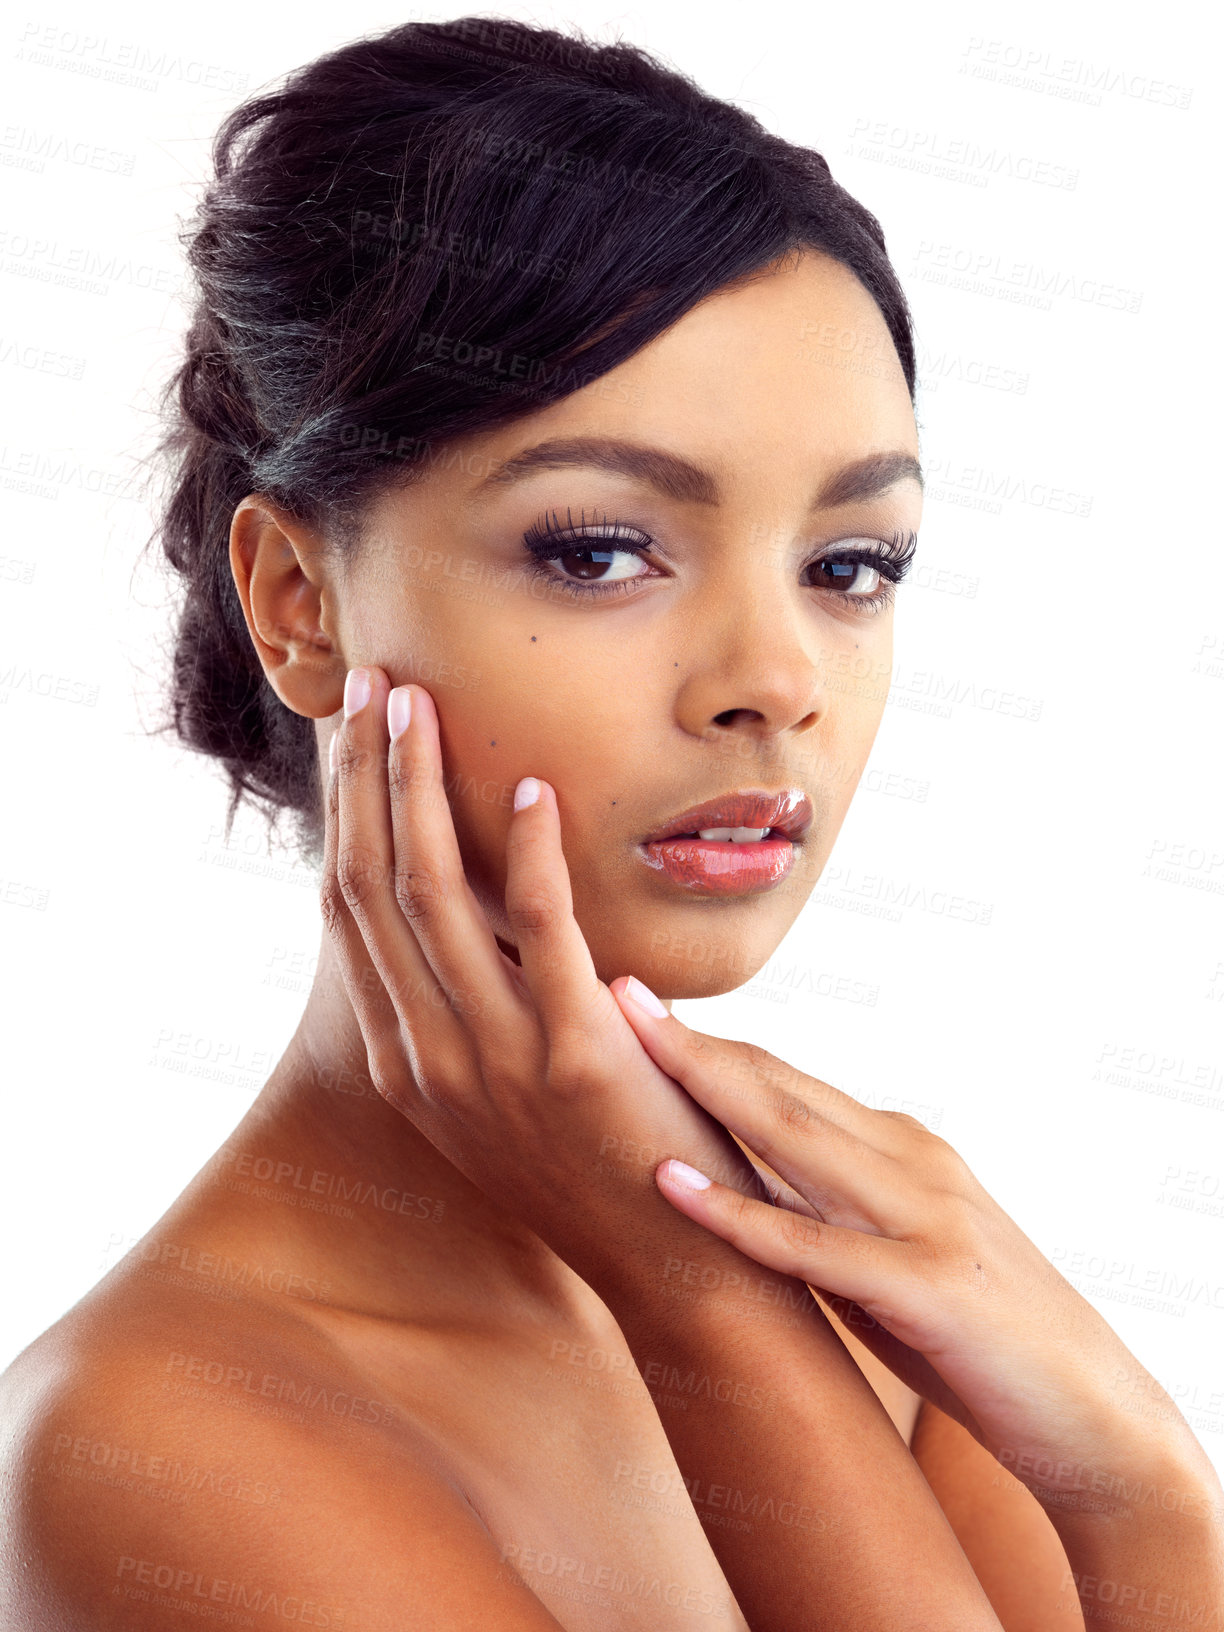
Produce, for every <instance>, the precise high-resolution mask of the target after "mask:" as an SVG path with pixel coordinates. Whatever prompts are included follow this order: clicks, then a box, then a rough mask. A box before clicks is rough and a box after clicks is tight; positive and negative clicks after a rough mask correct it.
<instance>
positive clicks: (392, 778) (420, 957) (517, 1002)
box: [384, 685, 523, 1037]
mask: <svg viewBox="0 0 1224 1632" xmlns="http://www.w3.org/2000/svg"><path fill="white" fill-rule="evenodd" d="M395 691H396V716H395V719H394V725H395V726H396V733H395V736H394V737H393V738H390V741H389V747H388V749H387V751H386V753H385V755H384V763H385V767H386V808H387V819H388V821H389V823H390V833H391V840H390V843H391V853H392V866H391V891H390V900H389V905H388V911H391V910H392V909H394V912H395V913H397V914H398V916H399V917H400V919H401V920H402V921H403V923H402V925H401V930H400V938H401V939H402V937H403V927H404V926H406V927H407V928H408V930H409V939H410V940H411V942H412V946H413V948H415V956H414V955H413V953H412V952H411V951H410V950H409V949H407V948H406V949H405V960H404V961H405V965H406V966H408V965H411V967H412V968H413V970H414V972H415V971H417V970H418V968H419V967H420V966H422V965H423V968H421V974H422V977H424V972H425V971H426V970H427V971H428V976H429V981H430V984H431V985H433V986H435V987H436V988H438V989H439V991H440V992H441V993H443V994H445V998H446V1001H447V1002H448V1004H449V1005H450V1007H451V1009H452V1011H453V1012H454V1013H455V1014H456V1015H460V1016H462V1017H463V1019H464V1020H465V1021H466V1022H467V1023H468V1024H469V1025H470V1026H471V1028H472V1030H473V1031H474V1032H475V1033H476V1034H477V1035H480V1034H481V1033H482V1032H484V1033H491V1034H492V1035H494V1036H498V1037H504V1035H505V1033H506V1030H507V1028H508V1027H509V1026H510V1025H512V1024H513V1023H514V1022H515V1021H516V1020H517V1019H518V1018H519V1013H518V1012H517V1011H518V1010H520V1009H521V1006H522V1004H523V997H522V989H521V986H520V984H519V983H518V982H517V981H516V980H515V979H514V978H513V977H512V975H511V974H510V971H511V969H513V967H514V966H513V964H512V962H511V960H510V959H509V958H508V957H506V955H505V953H504V952H502V950H501V948H500V947H499V946H498V944H497V940H496V938H495V936H494V934H493V931H492V929H491V927H490V925H489V921H488V919H487V918H486V916H485V913H484V909H483V908H482V907H481V905H480V903H479V901H478V900H477V899H476V895H475V892H474V891H473V889H472V887H471V885H470V884H469V883H468V881H467V877H466V875H465V873H464V868H463V858H462V855H461V854H460V851H459V839H458V835H457V834H456V832H455V821H454V817H453V816H452V814H451V808H450V804H449V802H448V800H447V797H446V785H445V779H444V776H443V767H442V744H441V736H440V731H439V724H438V711H437V708H436V707H435V706H434V700H433V698H432V696H431V695H430V694H429V692H427V691H426V690H425V689H424V687H423V686H416V685H412V686H397V687H396V688H395ZM401 704H407V705H408V710H409V718H408V720H407V723H406V724H405V723H404V721H403V716H402V713H401V712H400V705H401ZM391 723H392V722H391V721H390V718H389V717H388V730H389V729H390V724H391Z"/></svg>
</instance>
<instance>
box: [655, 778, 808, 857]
mask: <svg viewBox="0 0 1224 1632" xmlns="http://www.w3.org/2000/svg"><path fill="white" fill-rule="evenodd" d="M811 825H812V801H811V800H810V799H809V798H808V796H807V794H806V793H803V792H802V791H801V790H800V789H799V788H783V789H782V791H781V792H780V793H762V792H759V791H758V790H756V789H754V788H750V789H740V790H739V791H737V792H735V793H722V794H719V795H718V797H717V798H716V799H707V800H706V801H705V803H704V804H702V805H690V806H689V808H688V809H687V810H682V811H681V812H680V814H679V815H678V816H669V817H668V819H667V821H665V822H660V823H659V825H658V827H655V828H652V829H651V831H650V832H649V833H647V835H646V837H645V838H644V839H643V840H642V841H641V842H642V843H643V844H653V843H654V842H655V840H656V839H670V838H673V837H675V835H676V834H678V833H696V832H698V831H699V830H700V829H701V828H708V827H769V828H773V829H774V830H775V832H778V833H784V834H785V835H786V837H787V838H788V839H790V840H792V842H795V843H797V842H798V841H799V840H801V839H802V838H803V837H804V835H805V834H806V833H807V830H808V828H809V827H811Z"/></svg>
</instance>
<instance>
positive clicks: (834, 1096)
mask: <svg viewBox="0 0 1224 1632" xmlns="http://www.w3.org/2000/svg"><path fill="white" fill-rule="evenodd" d="M640 986H641V982H640V981H637V980H636V979H635V978H634V977H632V976H631V977H629V978H628V979H627V980H625V981H624V982H623V983H622V981H621V978H620V977H618V978H617V980H616V981H614V982H613V983H612V986H611V991H612V993H613V995H614V996H615V997H616V998H617V1000H618V1002H619V1003H620V1006H621V1011H622V1013H623V1014H625V1016H626V1018H627V1019H628V1020H629V1023H630V1024H631V1025H632V1026H633V1029H634V1030H635V1032H636V1033H637V1035H638V1037H639V1039H640V1040H641V1042H642V1044H643V1046H644V1047H645V1048H646V1049H647V1052H648V1053H649V1054H650V1056H651V1058H652V1059H653V1060H654V1062H655V1064H656V1065H658V1066H659V1068H660V1069H661V1070H663V1071H665V1072H666V1073H667V1074H668V1076H670V1077H672V1078H674V1080H675V1081H676V1082H678V1083H679V1084H680V1085H681V1086H682V1087H683V1088H684V1089H685V1091H686V1092H687V1093H688V1094H689V1095H690V1096H691V1097H692V1098H693V1099H695V1100H696V1101H697V1103H698V1104H699V1105H701V1106H703V1107H704V1108H705V1109H706V1110H707V1111H709V1113H710V1114H711V1116H714V1117H716V1118H717V1119H718V1121H719V1122H721V1123H722V1124H723V1126H724V1127H725V1128H727V1129H729V1131H730V1132H731V1133H732V1134H733V1135H734V1136H735V1137H736V1138H737V1139H739V1140H741V1141H742V1142H743V1144H744V1145H745V1146H746V1147H747V1148H748V1149H749V1150H750V1151H751V1152H752V1153H753V1154H755V1155H756V1156H758V1157H760V1158H761V1159H762V1160H763V1161H765V1162H767V1163H768V1164H769V1166H770V1167H772V1168H773V1169H774V1171H775V1172H776V1173H777V1174H778V1175H779V1176H780V1177H781V1178H782V1179H784V1180H785V1181H786V1182H787V1183H788V1184H789V1185H791V1186H792V1187H793V1188H794V1190H796V1191H797V1192H798V1193H799V1195H801V1196H802V1197H803V1198H804V1200H805V1201H807V1202H808V1203H809V1204H810V1205H811V1207H813V1208H814V1209H815V1210H816V1212H817V1213H818V1214H819V1215H820V1216H821V1217H823V1218H825V1219H827V1220H829V1221H830V1222H835V1223H838V1224H842V1225H847V1226H850V1227H853V1228H855V1229H858V1230H865V1231H868V1232H872V1233H876V1234H881V1233H885V1234H895V1235H905V1234H906V1233H907V1232H909V1231H911V1230H913V1229H915V1228H916V1227H917V1226H918V1225H919V1224H920V1223H921V1221H922V1218H923V1216H924V1213H923V1205H922V1195H921V1192H920V1190H919V1188H918V1187H917V1186H916V1185H915V1184H914V1182H913V1180H912V1178H910V1177H909V1176H908V1175H907V1172H906V1170H905V1168H904V1166H903V1165H902V1164H901V1163H900V1162H899V1161H898V1160H897V1159H896V1157H894V1156H893V1155H892V1154H890V1153H888V1152H885V1151H882V1150H880V1149H879V1148H878V1147H877V1145H876V1144H875V1143H873V1142H871V1141H870V1140H868V1139H864V1138H862V1137H860V1134H859V1132H858V1131H857V1130H858V1129H859V1128H860V1127H867V1126H870V1123H869V1121H865V1120H864V1119H869V1118H870V1117H871V1116H873V1115H877V1114H879V1113H875V1112H871V1111H869V1110H868V1108H867V1107H866V1106H863V1105H860V1104H859V1103H858V1101H857V1100H854V1099H851V1097H850V1095H849V1094H842V1093H841V1092H840V1091H839V1090H838V1089H835V1088H833V1087H832V1086H831V1085H830V1084H829V1083H824V1082H821V1081H820V1080H819V1079H818V1078H816V1077H808V1076H806V1075H804V1073H802V1072H800V1071H796V1070H795V1068H794V1067H793V1066H790V1065H787V1064H786V1062H785V1061H783V1060H779V1059H778V1058H777V1057H776V1056H775V1055H773V1054H770V1053H768V1052H767V1051H766V1050H765V1049H763V1048H758V1047H756V1046H755V1045H754V1044H751V1043H744V1042H738V1041H734V1040H728V1039H725V1038H721V1037H711V1036H707V1035H706V1034H705V1033H704V1032H698V1031H691V1030H690V1029H689V1028H688V1027H687V1026H686V1025H684V1023H683V1022H682V1021H680V1020H678V1019H677V1018H676V1017H675V1016H674V1015H666V1016H656V1015H653V1014H651V1013H650V1012H649V1010H648V1009H646V1008H644V1007H640V1006H639V1003H638V1002H636V1001H635V1000H634V994H635V990H636V989H637V988H640ZM656 1001H657V1000H656ZM846 1107H850V1108H851V1109H850V1110H847V1109H846ZM855 1113H857V1114H855Z"/></svg>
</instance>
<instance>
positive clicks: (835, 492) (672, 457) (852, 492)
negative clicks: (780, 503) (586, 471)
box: [473, 436, 925, 510]
mask: <svg viewBox="0 0 1224 1632" xmlns="http://www.w3.org/2000/svg"><path fill="white" fill-rule="evenodd" d="M574 466H587V467H589V468H593V469H597V470H609V471H613V472H615V473H616V474H618V475H622V476H632V477H634V478H636V479H637V480H638V481H641V482H647V483H649V484H650V486H651V487H653V488H655V489H656V490H657V491H658V492H660V493H662V494H663V495H664V496H665V497H666V498H669V499H675V500H677V501H679V502H680V503H681V504H721V502H722V499H721V495H720V489H719V486H718V482H717V480H716V478H715V477H714V475H713V474H712V473H711V472H710V471H708V470H706V469H705V468H704V466H702V465H697V464H694V463H693V462H692V461H691V460H689V459H685V458H682V457H681V455H680V454H678V453H668V452H666V451H665V450H664V449H663V448H654V447H648V446H646V445H645V444H644V443H641V442H622V441H618V440H616V439H615V438H611V437H591V436H570V437H560V438H556V439H554V440H552V441H549V442H538V443H537V444H536V445H535V447H533V448H526V449H524V450H523V452H521V453H516V454H515V455H514V457H513V458H511V459H507V460H505V461H504V462H503V463H502V464H500V465H497V466H495V467H494V469H493V470H491V471H490V472H489V474H488V475H487V476H486V477H485V478H484V479H483V481H480V482H478V483H477V485H476V487H475V489H474V490H473V491H474V492H477V493H479V492H482V491H483V490H484V489H486V488H489V487H499V486H505V485H507V484H509V483H511V482H518V481H522V480H523V478H524V477H526V476H530V475H531V474H533V473H534V472H535V471H537V470H561V469H565V468H567V467H574ZM903 481H914V482H917V483H918V486H919V487H920V488H921V487H924V485H925V484H924V482H923V479H922V466H921V465H920V464H919V463H918V461H917V459H915V458H914V456H913V454H912V453H906V452H904V451H902V450H900V449H898V450H896V451H892V452H886V453H869V454H865V455H864V456H863V457H862V458H861V459H855V460H852V461H851V463H850V464H848V465H843V466H842V467H841V469H840V470H836V471H834V472H833V474H832V475H831V476H829V477H828V478H827V479H826V481H825V482H824V484H823V486H822V487H821V489H820V491H819V492H818V493H817V495H816V497H815V498H814V499H813V501H812V509H813V510H817V509H820V510H825V509H832V508H833V507H834V506H836V505H839V504H853V503H855V502H857V501H861V500H863V499H874V498H877V497H878V496H879V495H880V494H881V493H884V492H886V491H887V490H888V489H889V488H890V487H893V486H894V485H895V484H896V483H897V482H903Z"/></svg>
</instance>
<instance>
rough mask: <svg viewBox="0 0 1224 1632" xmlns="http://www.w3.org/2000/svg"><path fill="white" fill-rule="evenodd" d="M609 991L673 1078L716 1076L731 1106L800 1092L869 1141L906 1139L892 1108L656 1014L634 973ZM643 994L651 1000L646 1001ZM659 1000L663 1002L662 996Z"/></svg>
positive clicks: (883, 1144)
mask: <svg viewBox="0 0 1224 1632" xmlns="http://www.w3.org/2000/svg"><path fill="white" fill-rule="evenodd" d="M609 989H610V990H611V992H612V994H613V996H614V997H615V998H616V999H617V1001H618V1002H619V1003H620V1006H621V1009H622V1010H623V1012H624V1014H625V1016H626V1018H627V1019H628V1020H629V1023H630V1024H631V1025H632V1026H633V1029H634V1030H635V1031H636V1032H637V1034H638V1036H639V1037H640V1038H641V1040H642V1042H643V1044H644V1045H645V1046H646V1047H647V1048H648V1049H649V1050H650V1053H651V1056H652V1057H653V1058H654V1059H655V1060H656V1061H657V1063H658V1064H659V1065H660V1066H661V1067H662V1068H663V1070H665V1071H666V1072H667V1073H668V1074H669V1076H675V1077H676V1078H677V1079H678V1080H683V1073H684V1072H685V1071H686V1070H700V1073H701V1075H702V1077H703V1078H704V1077H706V1076H715V1077H716V1080H714V1081H711V1083H710V1091H711V1092H719V1093H721V1094H722V1095H723V1098H724V1099H725V1100H726V1102H727V1104H728V1107H729V1106H730V1105H731V1104H732V1103H734V1102H735V1100H736V1099H737V1098H739V1099H741V1100H743V1101H744V1102H745V1103H747V1104H758V1103H759V1102H760V1101H761V1099H762V1096H763V1095H764V1094H768V1095H771V1096H772V1097H773V1098H774V1099H778V1100H780V1099H782V1098H783V1096H785V1095H791V1096H800V1097H802V1098H803V1100H804V1102H805V1104H806V1105H807V1106H808V1108H809V1110H813V1111H816V1112H818V1113H819V1115H820V1117H821V1119H822V1120H823V1121H825V1122H827V1123H830V1124H832V1125H833V1126H834V1127H838V1128H841V1129H842V1130H843V1131H844V1132H846V1133H848V1134H853V1135H854V1136H855V1137H856V1138H858V1139H861V1140H863V1142H864V1143H866V1144H871V1145H874V1146H876V1147H877V1148H880V1149H884V1148H888V1149H892V1148H894V1147H895V1148H899V1147H900V1144H901V1141H900V1140H897V1139H893V1138H891V1137H890V1133H891V1130H892V1129H893V1128H894V1127H895V1126H896V1124H895V1122H894V1119H893V1118H892V1117H891V1116H890V1115H889V1113H888V1112H884V1111H877V1110H874V1109H872V1108H871V1107H870V1106H867V1105H864V1104H862V1103H861V1102H860V1101H859V1100H857V1099H855V1098H854V1096H853V1095H852V1094H847V1093H843V1092H842V1090H841V1089H840V1088H835V1087H834V1086H833V1084H832V1083H829V1082H822V1081H821V1080H820V1078H819V1077H813V1076H810V1075H808V1074H807V1073H806V1072H804V1071H799V1070H797V1069H796V1067H795V1066H793V1065H788V1064H787V1062H786V1061H785V1060H780V1059H779V1058H778V1057H777V1055H776V1054H771V1053H769V1051H768V1050H767V1049H764V1048H758V1047H757V1045H756V1044H755V1043H745V1042H740V1041H738V1040H736V1039H732V1038H723V1037H712V1036H709V1035H707V1033H705V1032H701V1031H694V1030H693V1029H692V1027H690V1026H686V1025H685V1024H684V1022H683V1021H682V1020H680V1019H679V1018H678V1017H677V1016H676V1015H674V1014H668V1013H667V1012H666V1010H662V1008H661V1005H660V1009H661V1012H660V1013H658V1014H656V1013H655V1012H654V1009H652V1008H651V1007H650V1006H649V998H650V997H653V993H650V992H649V990H648V988H645V987H644V986H643V984H642V982H641V981H640V980H638V979H637V977H636V976H634V975H627V976H617V978H616V980H615V981H613V982H612V983H611V986H610V988H609ZM643 994H645V996H646V997H647V1000H648V1001H647V1002H646V1004H645V1005H643V1002H642V998H643ZM654 1001H655V1003H656V1004H657V1003H658V999H657V998H655V999H654ZM673 1067H675V1069H674V1070H673ZM728 1126H730V1124H729V1123H728Z"/></svg>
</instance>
